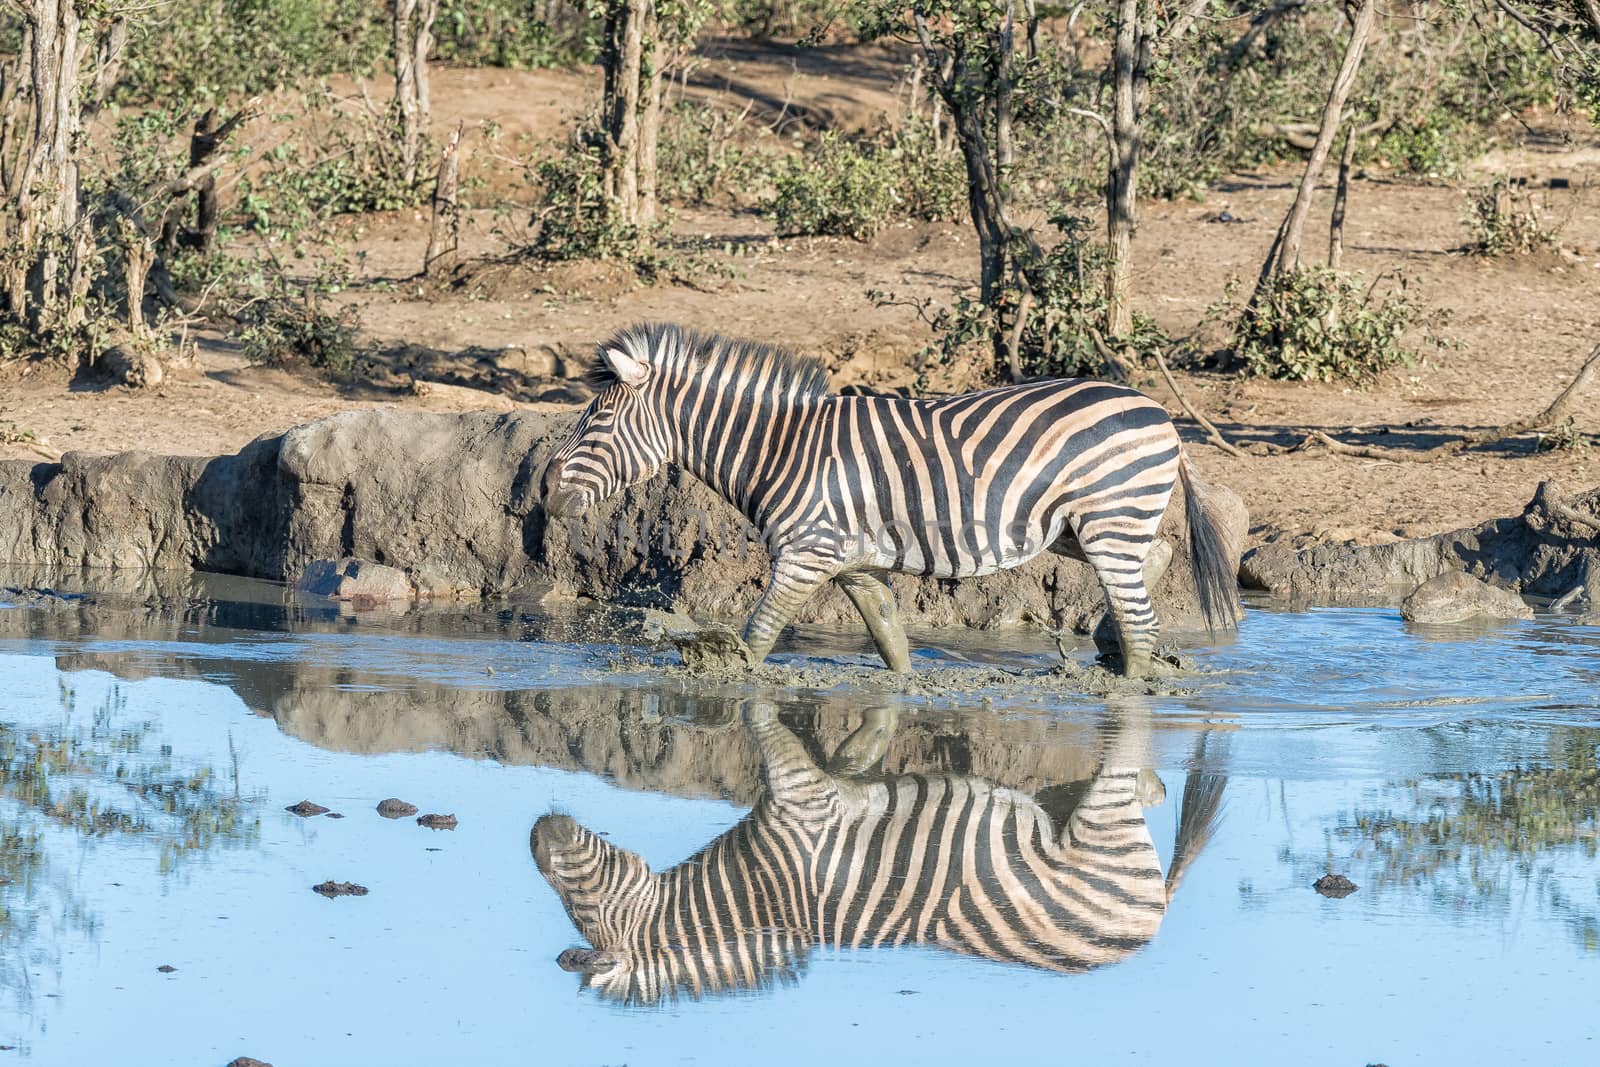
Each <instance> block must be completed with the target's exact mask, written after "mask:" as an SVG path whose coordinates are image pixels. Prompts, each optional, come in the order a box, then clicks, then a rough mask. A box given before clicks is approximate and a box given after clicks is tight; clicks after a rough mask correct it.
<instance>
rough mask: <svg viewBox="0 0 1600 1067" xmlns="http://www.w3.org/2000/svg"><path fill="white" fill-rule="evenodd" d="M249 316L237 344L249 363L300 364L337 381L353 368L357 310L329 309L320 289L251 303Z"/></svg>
mask: <svg viewBox="0 0 1600 1067" xmlns="http://www.w3.org/2000/svg"><path fill="white" fill-rule="evenodd" d="M247 315H248V318H247V325H246V326H245V329H244V330H243V332H241V333H240V334H239V341H240V343H241V344H242V345H243V346H244V355H245V358H246V359H247V360H249V361H250V362H251V363H255V364H260V365H263V366H270V367H280V366H285V365H288V364H293V363H296V362H301V363H304V364H306V365H307V366H310V367H315V368H316V369H318V370H323V371H327V372H328V373H330V374H334V375H337V376H339V377H348V376H349V375H350V373H351V371H353V370H354V369H355V361H356V327H355V312H354V309H352V308H349V307H345V308H340V309H339V310H337V311H330V310H328V308H327V307H326V306H325V304H324V301H323V298H322V295H321V294H320V293H319V292H318V291H317V290H316V289H314V288H306V289H303V290H301V292H300V293H299V294H298V295H296V294H291V293H287V292H285V293H280V294H278V295H274V296H271V297H267V298H265V299H263V300H260V301H257V302H256V303H254V304H253V305H251V307H250V308H249V309H248V312H247Z"/></svg>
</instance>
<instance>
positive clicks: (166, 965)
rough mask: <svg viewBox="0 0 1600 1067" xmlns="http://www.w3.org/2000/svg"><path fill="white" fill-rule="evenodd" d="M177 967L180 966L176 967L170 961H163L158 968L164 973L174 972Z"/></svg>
mask: <svg viewBox="0 0 1600 1067" xmlns="http://www.w3.org/2000/svg"><path fill="white" fill-rule="evenodd" d="M177 969H178V968H176V967H174V966H173V965H172V964H170V963H163V964H162V965H161V966H159V967H157V968H156V970H158V971H160V972H161V973H162V974H172V973H173V972H175V971H176V970H177Z"/></svg>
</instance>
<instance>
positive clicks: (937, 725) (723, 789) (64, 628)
mask: <svg viewBox="0 0 1600 1067" xmlns="http://www.w3.org/2000/svg"><path fill="white" fill-rule="evenodd" d="M247 607H248V606H247ZM169 609H170V604H169V605H168V609H159V608H147V607H145V606H144V605H139V604H136V605H132V606H127V607H123V606H114V605H110V604H107V603H99V604H95V603H92V602H83V601H71V602H67V603H64V604H58V605H55V606H48V605H33V606H28V607H18V608H13V609H9V610H4V611H0V638H29V639H33V640H44V641H50V640H59V641H71V640H76V639H82V638H84V637H93V638H95V639H96V641H97V642H138V643H140V644H141V645H143V646H144V648H142V649H141V650H138V651H106V652H74V653H64V654H61V655H58V656H57V657H56V665H57V666H58V667H59V668H60V669H61V670H63V671H83V670H95V671H104V672H107V673H109V674H112V675H114V676H116V677H119V678H123V679H127V680H130V681H136V680H140V679H143V678H149V677H163V678H190V679H193V680H196V681H204V682H208V683H213V684H222V685H226V686H227V687H228V688H229V689H230V690H232V691H233V692H234V694H235V695H236V696H237V697H238V698H239V700H240V701H241V703H242V704H243V705H244V706H245V707H246V708H248V709H249V710H250V711H251V712H252V713H253V714H256V715H260V716H263V717H266V718H270V719H272V720H273V721H274V722H276V723H277V724H278V726H279V728H281V729H282V730H283V731H284V732H285V733H287V734H290V735H292V736H294V737H298V738H300V739H302V740H304V741H306V742H308V743H310V744H312V745H315V746H317V747H318V748H323V749H330V750H333V751H339V752H352V753H359V754H363V755H377V754H383V753H392V752H423V751H446V752H453V753H456V754H459V755H462V756H465V757H467V758H471V759H490V760H495V761H496V762H500V763H505V764H509V765H528V766H541V767H554V768H558V769H561V770H571V771H583V772H587V773H592V774H599V775H604V776H605V777H607V778H609V779H611V780H613V781H615V782H617V783H618V784H619V785H623V786H626V787H628V788H632V789H642V790H649V791H653V792H665V793H672V794H676V795H681V796H698V797H719V798H725V799H728V800H732V801H735V802H738V803H743V804H749V803H752V802H753V801H754V799H755V797H756V795H757V793H758V790H759V777H758V776H759V772H760V763H759V760H758V758H757V753H756V750H755V747H754V744H753V742H752V741H751V739H750V735H749V733H748V732H747V731H745V730H743V729H740V728H739V727H738V726H737V725H736V723H737V721H738V720H737V709H738V704H739V700H740V697H741V696H742V695H744V694H745V693H747V692H748V688H747V687H734V686H728V687H725V688H724V689H721V690H715V689H714V690H710V691H708V690H706V689H698V690H697V689H694V688H691V687H689V686H686V685H681V684H678V683H675V682H674V680H673V679H671V678H669V677H666V676H664V675H660V674H658V675H656V676H655V678H654V679H653V680H652V684H645V685H641V686H640V687H639V688H619V686H618V683H617V681H615V680H612V679H613V677H614V676H610V675H608V674H604V673H597V676H596V681H595V683H594V684H592V685H573V686H561V687H553V688H548V689H490V688H484V689H472V688H466V687H462V686H454V685H444V684H439V683H434V682H429V681H426V680H422V679H416V678H408V679H406V682H405V685H404V686H403V687H396V688H383V689H378V688H368V687H366V686H363V685H352V684H351V683H352V681H354V680H355V679H354V678H353V676H352V674H351V672H350V670H349V669H348V668H345V667H340V666H333V665H318V664H313V663H307V662H305V661H303V660H298V659H297V660H285V661H273V660H269V659H251V658H248V657H239V656H238V655H237V654H230V652H229V651H228V650H223V649H219V650H218V653H217V655H216V656H214V657H213V656H208V655H206V654H205V646H204V644H201V643H198V642H197V638H198V639H199V640H200V641H216V642H219V643H220V642H229V641H231V640H234V639H236V638H237V637H238V634H239V631H238V630H234V629H231V628H225V627H226V626H227V624H229V623H238V622H241V621H244V620H242V619H239V618H235V617H233V616H232V615H229V614H222V615H219V614H218V613H217V612H215V611H212V612H206V611H203V610H202V611H197V612H192V613H189V612H182V611H179V612H172V611H170V610H169ZM483 614H488V615H489V618H490V619H493V618H494V616H493V615H492V614H489V613H483ZM486 625H488V626H490V627H491V628H492V627H494V626H495V625H496V624H495V623H493V622H490V623H487V624H486ZM179 642H185V643H187V644H188V645H189V646H190V647H189V648H188V650H187V654H185V655H183V656H181V657H180V656H172V657H168V656H165V655H161V654H159V653H154V652H153V651H152V648H153V647H172V646H175V645H176V644H177V643H179ZM526 647H529V648H530V649H531V648H533V647H535V646H526ZM974 669H975V670H980V669H979V668H974ZM874 673H876V674H879V675H881V674H883V673H884V672H882V671H881V670H880V671H875V672H874ZM381 678H382V676H381V675H373V676H370V677H367V678H366V679H365V680H367V681H375V680H381ZM902 699H903V698H899V697H897V696H895V695H893V694H876V695H874V694H864V693H861V692H856V691H840V692H837V693H817V694H813V695H811V696H810V697H809V698H808V699H807V700H806V701H805V702H804V703H803V704H802V705H795V706H791V707H790V708H789V709H787V710H786V711H785V716H786V721H787V722H789V724H790V725H791V726H792V727H793V728H794V729H795V730H796V731H797V733H799V735H800V736H801V737H802V738H803V739H804V740H805V742H806V743H807V745H809V746H811V747H812V750H813V751H814V752H815V753H816V754H818V755H819V757H822V756H825V754H828V753H832V752H833V751H834V750H836V749H837V748H838V746H839V745H840V743H841V742H843V741H844V739H845V738H846V737H848V736H849V735H850V734H851V733H852V732H853V731H854V730H855V729H856V728H857V727H859V726H860V725H861V723H862V716H863V712H864V710H865V709H869V708H872V707H875V706H891V705H896V704H900V703H901V701H902ZM1095 737H1096V726H1095V724H1094V723H1093V722H1092V721H1090V720H1089V719H1085V718H1077V719H1073V720H1071V721H1067V720H1062V721H1051V720H1045V719H1041V718H1039V717H1031V716H1030V717H1025V718H1024V717H1017V716H1007V715H996V714H995V713H994V712H993V711H990V710H982V709H980V710H973V711H959V712H957V711H952V712H949V713H948V714H941V713H939V712H937V711H930V710H924V711H922V712H919V713H918V714H917V715H916V716H906V717H903V718H902V723H901V727H900V729H899V730H898V731H897V732H896V735H895V738H894V741H893V742H892V744H891V746H890V749H889V752H888V755H887V756H886V758H885V764H884V767H885V770H886V771H887V772H889V773H895V774H898V773H909V772H941V771H951V772H957V773H963V774H966V773H971V774H978V775H981V776H983V777H985V778H989V779H992V780H993V781H995V782H997V783H999V784H1001V785H1007V786H1011V787H1013V788H1017V789H1023V790H1026V791H1029V792H1035V791H1037V790H1040V789H1044V788H1046V787H1048V786H1051V785H1056V784H1059V783H1061V782H1068V781H1078V780H1082V779H1084V778H1087V777H1088V776H1089V775H1090V774H1091V773H1092V772H1093V771H1094V767H1095V761H1096V760H1097V759H1098V748H1097V744H1096V742H1095Z"/></svg>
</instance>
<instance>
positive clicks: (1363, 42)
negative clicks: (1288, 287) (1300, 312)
mask: <svg viewBox="0 0 1600 1067" xmlns="http://www.w3.org/2000/svg"><path fill="white" fill-rule="evenodd" d="M1377 17H1378V5H1377V0H1362V4H1361V9H1360V10H1359V11H1357V12H1356V16H1355V23H1354V25H1353V26H1352V27H1351V29H1350V42H1349V44H1347V45H1346V46H1345V52H1344V61H1343V62H1342V63H1340V65H1339V73H1338V74H1337V75H1336V76H1335V77H1334V79H1333V87H1332V88H1331V89H1330V90H1329V92H1328V102H1327V104H1326V105H1324V107H1323V109H1322V125H1321V127H1320V128H1319V129H1318V131H1317V140H1316V143H1315V144H1314V145H1312V147H1311V158H1310V159H1309V160H1307V161H1306V169H1305V173H1304V174H1303V175H1302V176H1301V178H1300V187H1299V190H1298V191H1297V192H1296V193H1295V198H1294V204H1293V206H1292V207H1290V209H1289V214H1288V215H1287V216H1286V217H1285V218H1284V220H1283V226H1282V228H1281V230H1280V231H1279V232H1280V235H1281V240H1279V241H1277V242H1276V243H1275V245H1276V247H1275V249H1274V256H1273V257H1271V259H1270V260H1269V264H1268V265H1269V267H1270V274H1273V275H1277V274H1284V273H1286V272H1288V271H1291V270H1293V269H1295V268H1296V267H1298V266H1299V265H1300V242H1301V238H1302V236H1303V235H1304V233H1305V225H1306V216H1307V215H1309V214H1310V213H1311V197H1312V194H1313V193H1314V192H1315V191H1316V188H1317V179H1318V177H1320V176H1321V174H1322V168H1323V166H1324V164H1326V163H1327V160H1328V152H1329V150H1330V149H1331V148H1332V147H1333V138H1334V135H1335V134H1336V133H1338V131H1339V121H1340V116H1341V115H1342V114H1343V113H1344V104H1345V100H1346V99H1347V98H1348V97H1349V96H1350V90H1351V88H1352V87H1353V86H1354V85H1355V82H1356V74H1357V72H1359V70H1360V69H1361V57H1362V54H1363V53H1364V52H1365V51H1366V47H1367V39H1368V37H1370V36H1371V34H1372V26H1373V23H1374V22H1376V21H1377Z"/></svg>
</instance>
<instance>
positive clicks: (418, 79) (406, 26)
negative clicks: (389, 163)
mask: <svg viewBox="0 0 1600 1067" xmlns="http://www.w3.org/2000/svg"><path fill="white" fill-rule="evenodd" d="M438 13H439V0H394V20H393V28H394V109H395V121H396V124H397V127H398V129H397V133H398V136H399V142H400V143H399V148H400V171H401V176H402V177H403V178H404V179H405V182H406V184H408V185H410V184H413V183H415V182H416V180H417V172H418V169H419V167H420V161H421V157H422V145H423V142H424V141H426V140H427V135H428V111H429V106H430V101H429V98H428V53H429V52H430V51H432V50H433V20H434V18H435V16H437V15H438Z"/></svg>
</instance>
